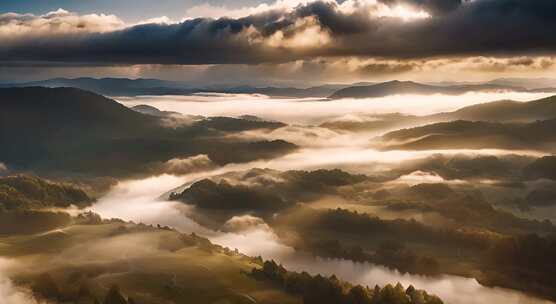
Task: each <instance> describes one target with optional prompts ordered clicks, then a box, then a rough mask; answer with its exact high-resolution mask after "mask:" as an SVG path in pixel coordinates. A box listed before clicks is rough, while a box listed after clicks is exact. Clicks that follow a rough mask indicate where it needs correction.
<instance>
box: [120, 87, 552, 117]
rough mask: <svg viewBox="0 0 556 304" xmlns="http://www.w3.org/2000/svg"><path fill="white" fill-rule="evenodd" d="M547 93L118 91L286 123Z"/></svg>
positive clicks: (190, 108) (167, 107)
mask: <svg viewBox="0 0 556 304" xmlns="http://www.w3.org/2000/svg"><path fill="white" fill-rule="evenodd" d="M550 95H551V94H549V93H516V92H500V93H466V94H463V95H458V96H452V95H439V94H436V95H427V96H423V95H394V96H387V97H381V98H365V99H340V100H322V99H310V98H308V99H307V98H305V99H280V98H270V97H266V96H262V95H248V94H210V95H202V96H200V95H195V96H171V95H167V96H138V97H119V98H118V101H120V102H122V103H123V104H124V105H126V106H129V107H132V106H136V105H140V104H148V105H151V106H154V107H156V108H158V109H160V110H164V111H174V112H179V113H182V114H192V115H204V116H232V117H239V116H242V115H255V116H258V117H261V118H264V119H271V120H278V121H282V122H286V123H300V124H317V123H320V122H323V121H324V120H326V119H330V118H332V117H342V116H344V117H345V116H347V117H349V115H356V116H357V115H363V114H384V113H396V112H397V113H403V114H408V115H428V114H434V113H438V112H448V111H454V110H457V109H459V108H462V107H465V106H470V105H474V104H479V103H485V102H491V101H497V100H508V99H511V100H515V101H530V100H535V99H540V98H544V97H548V96H550Z"/></svg>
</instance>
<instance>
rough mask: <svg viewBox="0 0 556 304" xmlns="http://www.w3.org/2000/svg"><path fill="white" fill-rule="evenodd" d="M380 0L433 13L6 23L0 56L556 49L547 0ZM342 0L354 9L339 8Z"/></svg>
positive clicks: (302, 12)
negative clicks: (123, 23)
mask: <svg viewBox="0 0 556 304" xmlns="http://www.w3.org/2000/svg"><path fill="white" fill-rule="evenodd" d="M382 2H383V3H386V4H388V5H390V6H391V7H395V6H396V5H400V4H406V5H409V6H410V7H413V8H415V9H423V10H426V11H427V12H429V14H430V15H431V16H430V18H424V19H412V20H407V21H403V20H402V19H400V18H395V17H384V16H382V17H380V15H377V14H374V13H373V11H372V10H373V9H376V8H377V5H376V4H370V2H365V1H354V0H351V1H344V2H342V3H341V4H340V3H336V2H332V1H324V0H321V1H315V2H310V3H307V4H303V5H299V6H297V7H296V8H295V9H292V10H283V9H282V10H281V9H274V10H268V11H266V12H261V13H257V14H253V15H251V16H248V17H244V18H238V19H231V18H220V19H216V20H215V19H207V18H197V19H192V20H186V21H183V22H181V23H176V24H143V25H136V26H131V27H127V28H125V27H124V28H116V29H114V30H110V31H106V29H103V31H102V32H98V31H94V30H92V31H82V29H83V27H85V28H86V27H87V26H89V25H88V23H82V22H80V23H78V25H77V26H80V27H81V28H78V29H77V30H75V31H72V30H67V29H66V30H65V31H63V32H60V31H59V28H60V27H59V26H55V27H51V29H52V30H50V31H47V32H41V34H37V35H34V34H33V32H32V31H31V32H30V33H29V34H25V35H21V34H18V32H17V30H12V29H9V28H7V27H4V28H0V37H1V38H2V40H3V43H2V45H0V61H3V62H22V61H24V62H29V61H41V62H44V61H53V62H65V63H67V62H87V63H91V62H92V63H96V64H107V63H108V64H136V63H145V64H148V63H151V64H217V63H261V62H286V61H292V60H299V59H310V58H315V57H334V56H361V57H381V58H394V59H404V58H405V59H407V58H429V57H457V56H474V55H492V56H498V55H500V56H503V55H541V54H554V53H555V51H556V35H554V33H553V31H554V28H556V1H553V0H535V1H523V0H476V1H464V2H462V1H461V0H383V1H382ZM346 3H351V4H353V7H355V9H354V10H351V11H350V10H348V9H346V8H345V4H346ZM373 5H374V8H373V7H372V6H373ZM369 12H370V13H369ZM10 16H11V17H10ZM16 17H18V16H14V15H8V14H5V15H3V16H2V18H0V19H1V20H3V23H2V24H0V26H6V24H8V25H9V24H10V22H9V20H10V18H16ZM18 18H19V20H23V21H19V22H20V23H21V22H23V23H25V22H28V23H29V24H30V25H29V27H30V28H31V29H32V28H33V26H34V23H32V22H33V20H34V19H37V18H40V16H33V15H31V16H27V15H26V17H25V18H22V17H21V15H19V17H18ZM95 20H96V19H95ZM97 21H98V20H97ZM12 25H13V24H12ZM11 31H13V33H12V32H11ZM374 68H375V69H376V68H379V69H380V68H381V67H374ZM406 68H408V67H406Z"/></svg>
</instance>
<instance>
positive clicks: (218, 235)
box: [91, 170, 551, 304]
mask: <svg viewBox="0 0 556 304" xmlns="http://www.w3.org/2000/svg"><path fill="white" fill-rule="evenodd" d="M218 171H219V172H218V173H221V172H223V171H222V170H218ZM213 174H215V172H207V176H209V175H213ZM200 177H201V175H199V174H196V175H190V176H183V177H174V176H169V175H161V176H158V177H151V178H147V179H143V180H134V181H126V182H121V183H119V184H118V185H117V186H116V187H115V188H114V189H113V190H112V191H110V192H109V193H108V194H107V195H106V196H104V197H103V198H101V199H100V200H99V201H98V203H97V204H95V205H94V206H93V207H92V208H91V209H92V211H94V212H97V213H99V214H101V215H102V216H103V217H106V218H110V217H118V218H122V219H125V220H132V221H135V222H143V223H146V224H153V225H156V224H160V225H168V226H172V227H175V228H176V229H178V230H180V231H182V232H186V233H190V232H195V233H198V234H199V235H203V236H205V237H208V238H209V239H210V240H211V241H212V242H214V243H216V244H220V245H222V246H227V247H230V248H237V249H239V250H240V251H241V252H243V253H245V254H247V255H251V256H258V255H260V256H262V257H263V258H264V259H274V260H276V261H278V262H280V263H282V264H284V266H286V267H287V268H288V269H290V270H294V271H307V272H310V273H321V274H323V275H331V274H336V275H337V276H338V277H340V278H342V279H344V280H347V281H350V282H353V283H357V284H363V285H369V286H374V285H375V284H379V285H384V284H388V283H397V282H400V283H402V284H404V285H405V286H407V285H409V284H412V285H414V286H415V287H416V288H420V289H425V290H427V291H429V292H431V293H434V294H436V295H438V296H440V297H441V298H442V299H443V300H445V303H450V304H468V303H474V304H492V303H505V304H536V303H551V302H550V301H544V300H539V299H536V298H533V297H529V296H527V295H525V294H522V293H520V292H516V291H511V290H507V289H501V288H489V287H484V286H481V285H480V284H479V283H477V281H476V280H474V279H468V278H463V277H456V276H441V277H424V276H419V275H409V274H400V273H399V272H397V271H392V270H389V269H387V268H384V267H381V266H376V265H373V264H369V263H354V262H351V261H348V260H336V259H321V258H313V257H309V256H306V255H304V254H300V253H296V252H295V251H294V250H293V249H292V248H290V247H287V246H285V245H282V244H280V243H279V242H278V239H277V237H276V236H275V235H274V233H273V232H272V231H270V230H269V229H268V227H267V226H266V225H258V226H255V227H253V228H251V229H247V230H245V231H243V232H241V233H224V232H218V231H211V230H209V229H207V228H204V227H201V226H199V225H198V224H196V223H195V222H193V221H192V220H191V219H189V218H188V217H187V216H186V214H187V206H185V205H183V204H180V203H176V202H170V201H166V200H164V199H162V198H161V197H160V194H161V193H163V192H165V191H166V190H168V189H169V188H172V187H177V186H179V185H181V184H183V183H188V182H192V181H193V180H196V179H198V178H200Z"/></svg>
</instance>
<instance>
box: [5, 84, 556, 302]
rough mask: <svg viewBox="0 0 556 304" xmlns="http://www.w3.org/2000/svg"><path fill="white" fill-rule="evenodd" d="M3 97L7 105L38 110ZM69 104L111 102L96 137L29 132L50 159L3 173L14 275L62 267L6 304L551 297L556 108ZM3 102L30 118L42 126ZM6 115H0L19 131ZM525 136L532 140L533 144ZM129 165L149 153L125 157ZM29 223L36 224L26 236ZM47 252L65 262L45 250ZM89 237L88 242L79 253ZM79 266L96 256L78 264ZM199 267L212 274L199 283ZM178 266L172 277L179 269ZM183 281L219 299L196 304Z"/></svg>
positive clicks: (546, 99) (36, 275)
mask: <svg viewBox="0 0 556 304" xmlns="http://www.w3.org/2000/svg"><path fill="white" fill-rule="evenodd" d="M6 90H8V91H7V92H6V93H5V94H8V95H7V96H9V98H12V99H13V100H16V98H15V97H13V96H17V97H18V96H25V95H24V94H28V93H27V92H26V91H25V90H26V89H25V88H20V89H6ZM9 90H12V91H9ZM32 90H40V93H41V94H46V93H48V94H50V93H51V94H54V95H53V96H54V97H52V99H51V102H52V104H55V102H57V100H59V96H64V94H65V92H64V90H66V89H42V88H41V89H37V88H33V89H32ZM42 90H44V91H42ZM68 90H74V89H68ZM70 92H71V94H73V96H74V98H76V99H78V100H79V99H81V98H85V97H86V98H88V99H87V100H88V101H87V102H88V106H90V105H92V104H95V102H99V103H102V104H103V108H102V109H101V110H99V109H97V108H94V107H90V108H88V110H87V111H88V112H87V114H84V113H82V112H81V113H78V114H79V115H83V117H90V116H91V115H92V114H93V113H97V111H100V112H101V113H104V114H103V115H104V116H103V120H102V123H99V124H97V123H96V122H94V121H86V120H83V121H85V122H87V123H82V122H80V123H81V125H80V128H82V129H83V130H87V132H85V133H83V134H85V135H86V136H91V137H86V138H85V139H86V140H93V141H94V143H95V144H94V145H90V146H84V145H70V144H60V145H58V148H57V149H52V147H53V146H52V145H49V142H44V144H43V142H41V141H40V140H39V139H40V137H37V136H36V135H35V134H33V132H32V131H28V133H26V134H25V136H27V137H25V138H31V139H35V138H36V139H37V143H38V144H39V146H40V147H41V148H42V149H44V150H45V151H49V153H50V154H49V155H51V157H50V158H40V157H37V156H36V155H33V154H29V155H18V154H17V153H13V151H12V152H10V151H8V152H5V154H4V155H5V159H2V163H4V164H5V165H4V169H3V170H4V171H3V172H4V173H2V175H5V176H6V177H4V178H3V179H2V178H0V187H3V188H0V190H2V191H3V192H0V194H2V195H3V196H2V197H0V198H3V199H4V201H2V203H3V204H2V209H0V210H1V211H2V212H1V213H0V217H2V219H3V222H2V223H1V224H0V231H1V232H3V233H0V235H1V237H0V255H2V256H5V257H6V258H7V259H10V265H12V263H15V264H13V265H19V264H20V263H24V264H25V263H27V264H29V265H40V262H41V261H43V260H46V259H51V258H53V257H52V255H53V254H60V255H61V256H64V257H66V260H63V259H56V262H55V263H53V264H52V266H51V267H46V266H45V267H42V266H41V267H39V266H36V267H37V269H36V270H33V271H23V270H21V268H18V267H15V266H14V267H11V268H10V269H11V270H10V271H9V272H8V271H7V272H6V273H7V275H6V277H5V278H0V283H2V282H4V283H2V284H3V285H2V288H4V290H6V291H3V292H4V293H5V294H7V295H9V296H10V299H14V300H11V301H12V302H13V303H17V304H19V303H26V302H17V301H27V300H28V301H35V300H34V298H37V299H41V298H46V299H62V300H63V299H74V298H75V299H81V300H83V301H85V300H84V299H90V300H93V299H95V298H99V297H100V298H102V297H103V296H104V295H106V297H107V298H108V297H109V296H110V295H111V294H115V295H116V294H120V293H121V294H123V295H126V297H127V298H128V301H129V303H131V300H129V299H133V300H134V301H135V299H139V302H140V303H143V302H144V303H156V301H160V300H161V299H164V298H167V297H170V298H171V300H170V301H176V300H177V299H182V298H188V297H189V298H195V299H202V300H203V301H209V300H210V301H216V300H220V299H234V300H232V303H243V302H242V301H247V302H253V301H257V302H262V303H274V302H273V301H279V302H277V303H302V301H305V303H310V302H307V301H308V300H303V299H304V298H303V297H307V295H306V294H303V296H302V297H301V298H300V297H299V291H293V292H292V289H291V287H285V288H281V287H280V284H278V285H276V284H272V283H268V282H264V280H263V281H262V282H261V281H259V279H260V277H259V276H260V274H257V273H258V272H257V271H263V273H266V272H268V271H274V270H275V271H278V272H279V273H282V275H285V276H288V277H295V276H296V274H294V273H293V272H299V273H302V272H307V273H308V274H309V275H314V276H317V275H322V276H324V277H326V278H327V280H331V281H332V282H336V280H341V282H348V283H346V284H353V285H357V284H360V285H362V286H364V287H365V286H369V287H368V288H367V287H365V288H364V290H365V294H366V295H367V296H368V297H370V298H375V299H378V297H379V296H380V295H381V294H382V293H383V292H384V293H388V292H390V291H388V290H389V288H394V289H395V290H396V291H395V293H403V294H407V297H408V298H411V299H413V300H411V301H413V302H411V303H421V302H418V301H419V300H415V299H416V298H415V296H414V292H413V289H414V288H417V289H419V290H424V291H426V292H429V293H431V294H432V295H436V296H438V297H439V298H440V299H441V300H442V301H444V303H453V304H464V303H484V304H490V303H509V304H533V303H551V300H554V299H556V294H554V289H553V287H554V285H553V282H554V281H553V280H552V277H551V276H552V275H551V274H549V273H547V271H546V268H547V267H548V268H550V267H553V263H552V262H550V261H549V259H550V258H549V257H550V256H551V254H552V253H553V251H554V247H553V244H554V240H553V236H554V235H555V233H556V226H555V225H554V223H555V221H556V217H555V214H556V204H555V198H556V195H555V193H554V191H553V189H554V187H555V186H556V176H554V173H553V168H556V167H555V166H556V158H555V157H554V156H553V153H554V148H555V147H554V146H553V145H552V143H553V142H554V141H553V137H552V136H553V135H551V132H552V130H553V129H552V126H553V125H552V124H553V122H552V120H553V119H554V117H556V100H555V99H554V97H550V96H548V95H547V94H544V93H524V92H522V93H505V94H502V93H467V94H463V95H458V96H449V95H429V96H420V95H396V96H389V97H381V98H373V99H357V100H350V99H339V100H318V99H313V98H309V99H278V98H269V97H265V96H260V95H241V94H239V95H238V94H216V95H215V94H204V95H193V96H138V97H125V98H117V99H118V100H119V101H120V102H122V104H123V105H125V106H126V107H123V106H121V104H118V103H116V102H115V101H111V100H110V99H101V98H99V97H98V96H95V95H89V93H83V92H81V91H70ZM32 95H33V94H32ZM33 96H34V95H33ZM27 98H30V97H27ZM33 98H37V100H40V98H38V97H33ZM12 99H9V100H10V101H11V100H12ZM501 99H504V100H503V101H500V100H501ZM508 99H512V100H513V101H509V100H508ZM402 101H406V102H402ZM64 102H66V101H64ZM67 102H70V101H69V100H68V101H67ZM7 104H8V105H10V107H11V108H10V109H13V112H14V113H17V114H18V115H23V114H22V113H24V111H32V110H29V109H32V107H31V106H29V107H30V108H29V109H25V110H24V109H23V108H22V106H21V105H20V104H17V103H16V102H10V103H7ZM552 113H555V116H552V115H553V114H552ZM116 114H117V116H118V117H119V118H118V119H116V120H115V121H118V123H117V124H115V123H112V121H113V120H112V117H114V115H116ZM37 115H38V114H37ZM12 116H13V115H12ZM12 116H10V115H9V114H7V115H5V117H6V118H9V119H12V120H11V121H13V124H18V126H21V127H23V123H21V121H16V120H14V119H13V118H11V117H12ZM93 116H94V115H93ZM21 117H23V116H21ZM29 123H31V122H30V121H29ZM72 124H73V122H71V121H69V122H68V121H66V120H60V121H58V122H49V124H48V126H49V128H51V130H60V131H59V132H58V133H56V134H59V138H57V140H59V141H60V142H63V140H64V139H67V138H70V139H72V140H73V139H74V138H75V139H77V138H79V140H82V142H85V139H83V137H82V136H81V137H80V136H77V135H75V134H73V133H72V132H68V131H65V130H67V129H66V128H67V127H68V126H71V125H72ZM475 124H479V125H478V127H475ZM97 125H100V126H102V128H101V129H97ZM139 126H141V127H139ZM61 130H64V131H61ZM530 130H533V131H530ZM100 131H102V133H98V132H100ZM528 132H532V134H534V136H524V135H523V134H527V133H528ZM28 134H29V135H28ZM83 134H82V135H83ZM89 134H92V135H89ZM99 134H100V135H99ZM74 136H75V137H74ZM458 138H464V140H463V141H457V140H456V139H458ZM0 139H1V138H0ZM3 140H5V141H6V142H7V141H9V140H11V139H10V138H9V137H8V136H4V138H3ZM16 144H17V145H19V146H18V147H24V145H27V144H28V142H25V141H20V142H16ZM103 144H105V146H102V145H103ZM87 147H93V150H91V151H88V150H87ZM114 148H115V149H114ZM14 151H15V150H14ZM132 151H139V152H140V154H138V155H134V156H133V157H127V155H128V153H131V152H132ZM98 152H101V154H99V155H103V156H101V157H97V156H96V154H95V153H98ZM77 153H78V154H77ZM65 155H71V157H69V158H68V159H67V160H64V157H65ZM132 155H133V154H132ZM80 160H81V161H82V160H87V161H88V162H89V163H88V164H87V165H82V164H81V162H80ZM30 161H32V162H30ZM28 162H30V163H31V165H27V163H28ZM119 164H122V166H119ZM24 165H25V166H24ZM22 169H25V170H22ZM21 172H23V173H29V172H39V173H40V174H41V175H43V176H46V177H49V178H50V179H52V180H53V181H55V182H52V181H43V180H41V179H40V178H39V177H32V176H28V175H17V174H18V173H21ZM58 183H59V184H58ZM2 185H3V186H2ZM73 187H77V189H80V190H75V189H73ZM44 193H46V194H44ZM47 194H48V195H47ZM22 220H26V221H30V223H31V221H32V223H33V224H32V225H28V226H27V227H25V228H23V227H20V226H19V225H18V221H22ZM205 238H206V239H205ZM50 239H52V240H53V242H54V243H53V244H56V245H55V247H53V249H52V251H50V250H47V251H44V252H43V249H42V247H41V246H46V245H44V244H47V243H48V242H49V241H48V240H50ZM87 239H91V240H94V242H93V243H91V244H92V245H82V244H81V242H82V241H84V240H87ZM177 240H178V241H177ZM30 242H31V243H33V242H36V244H37V245H30V244H31V243H30ZM43 242H45V243H43ZM39 244H43V245H39ZM36 246H39V247H36ZM47 247H48V246H47ZM136 247H141V248H142V250H139V251H137V252H134V249H133V248H136ZM79 250H85V251H88V250H90V251H91V252H92V254H90V255H85V256H83V257H81V258H79V259H75V260H74V257H72V254H73V253H74V252H77V251H79ZM56 252H57V253H56ZM197 258H198V259H199V261H200V262H199V263H200V265H197V264H195V265H197V266H195V267H197V268H195V267H194V269H192V268H189V266H187V265H189V264H188V263H190V261H191V260H192V259H193V260H195V259H197ZM265 260H273V261H275V262H276V263H278V264H281V265H283V267H285V269H287V271H286V270H280V269H281V268H278V269H277V270H276V268H272V267H274V266H272V265H273V264H272V263H270V262H268V263H263V261H265ZM166 261H169V262H168V263H169V264H166V263H167V262H166ZM225 261H227V262H225ZM175 263H177V264H175ZM184 263H185V264H184ZM226 263H229V265H228V266H226V267H224V266H223V265H226ZM269 263H270V264H269ZM84 265H94V267H93V266H91V267H92V269H88V268H87V267H85V266H84ZM110 265H112V266H110ZM142 265H145V267H146V268H145V269H141V267H142ZM171 265H179V267H178V266H175V267H178V268H179V269H177V270H175V271H173V272H172V271H170V270H168V267H171ZM507 265H511V267H508V266H507ZM110 267H113V270H111V269H110ZM160 267H162V268H164V269H166V270H165V271H163V272H162V273H161V272H160V269H161V268H160ZM204 267H207V268H208V269H210V271H211V273H212V274H214V275H215V276H217V277H218V276H219V273H225V276H226V279H222V280H218V282H219V283H218V284H216V285H214V286H213V285H211V284H212V283H210V284H209V283H205V282H209V281H210V280H211V279H210V278H208V277H204V276H203V275H201V273H202V272H203V270H202V269H205V268H204ZM223 267H224V268H223ZM276 267H278V266H276ZM280 267H281V266H280ZM251 269H254V270H253V272H252V273H251V272H250V271H251ZM258 269H262V270H258ZM269 269H274V270H269ZM168 271H170V273H168ZM265 271H266V272H265ZM290 272H292V273H290ZM72 273H75V274H72ZM172 273H173V276H174V278H172ZM284 273H285V274H284ZM238 275H239V277H236V276H238ZM300 275H303V276H305V274H300ZM522 275H526V276H527V280H526V281H523V280H522V279H521V276H522ZM68 276H76V277H79V278H80V279H79V280H78V281H76V282H79V284H80V286H78V285H75V284H77V283H75V284H69V283H64V282H65V281H64V280H65V279H64V278H67V277H68ZM141 276H145V277H148V280H149V282H151V281H152V282H157V283H156V284H152V285H151V284H147V285H148V286H147V285H146V286H142V287H140V288H139V287H138V285H136V284H134V283H133V282H135V280H138V279H139V278H140V277H141ZM228 276H231V277H234V278H235V279H236V280H238V281H237V282H238V283H237V284H235V283H234V284H232V283H230V282H231V281H229V279H227V278H228ZM267 276H268V278H271V279H272V278H274V279H276V278H275V277H273V276H272V275H271V274H268V273H267ZM231 277H230V278H231ZM187 278H194V279H196V280H199V284H200V286H201V285H202V286H209V287H207V288H209V289H212V290H217V291H218V292H215V294H214V297H211V296H207V295H208V294H210V293H205V292H203V291H199V292H198V293H197V292H193V293H191V294H189V292H190V291H188V290H189V289H188V288H187V287H185V285H183V284H184V283H183V282H185V280H187ZM318 278H319V277H317V279H316V280H318ZM2 280H3V281H2ZM280 280H282V279H280ZM280 280H279V281H280ZM292 280H293V279H292ZM281 282H285V281H283V280H282V281H281ZM274 283H276V281H274ZM398 283H400V284H401V285H397V286H396V287H393V286H394V285H396V284H398ZM159 284H161V286H159ZM334 284H335V283H334ZM338 284H340V283H338ZM341 284H344V283H341ZM389 284H391V285H389ZM375 285H378V286H382V287H384V288H385V289H384V290H385V291H381V287H377V288H378V289H377V288H375V289H373V286H375ZM45 286H47V287H45ZM52 286H57V287H56V288H55V289H56V290H57V291H56V292H54V294H52V290H53V288H54V287H52ZM115 286H117V288H119V289H117V290H116V289H115V288H116V287H115ZM164 286H166V287H164ZM349 286H351V285H349ZM409 286H412V287H409ZM407 287H409V288H407ZM203 288H205V287H203ZM350 288H351V287H349V288H347V287H346V289H345V290H351V289H350ZM353 288H355V287H353ZM406 288H407V290H406ZM81 289H83V290H85V289H86V290H87V294H86V295H84V294H82V293H85V291H79V290H81ZM394 289H393V290H394ZM167 290H172V294H171V295H170V296H169V295H168V294H167V292H166V291H167ZM199 290H200V289H199ZM203 290H204V289H203ZM261 290H264V292H263V291H261ZM294 290H295V289H294ZM392 292H394V291H392ZM186 295H187V296H186ZM423 297H424V298H426V299H428V300H427V301H429V302H427V303H435V302H434V301H436V298H434V297H431V296H429V295H426V296H423ZM273 299H274V300H273ZM278 299H279V300H278ZM12 302H10V304H11V303H12ZM30 303H32V302H30ZM85 303H88V302H86V301H85ZM379 303H385V304H390V303H392V304H394V303H397V302H395V301H393V302H390V300H385V302H379Z"/></svg>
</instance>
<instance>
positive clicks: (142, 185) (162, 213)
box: [90, 175, 207, 232]
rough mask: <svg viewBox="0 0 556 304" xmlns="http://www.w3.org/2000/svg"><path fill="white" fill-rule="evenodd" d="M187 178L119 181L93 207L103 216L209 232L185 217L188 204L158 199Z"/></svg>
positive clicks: (159, 177) (168, 177) (160, 177)
mask: <svg viewBox="0 0 556 304" xmlns="http://www.w3.org/2000/svg"><path fill="white" fill-rule="evenodd" d="M186 181H187V177H176V176H172V175H160V176H156V177H150V178H147V179H143V180H132V181H124V182H120V183H119V184H118V185H116V186H115V187H114V188H113V189H112V190H111V191H109V192H108V193H107V194H106V195H105V196H104V197H102V198H101V199H99V201H98V202H97V203H96V204H94V205H93V206H92V207H91V208H90V210H91V211H93V212H95V213H98V214H100V215H101V216H102V217H103V218H121V219H124V220H128V221H134V222H138V223H139V222H140V223H144V224H153V225H156V224H161V225H162V224H164V225H169V226H172V227H175V228H177V229H180V230H184V231H196V232H206V231H207V230H206V229H204V228H203V227H201V226H199V225H198V224H197V223H195V222H194V221H192V220H190V219H189V218H187V217H185V216H184V214H185V212H186V210H185V208H187V206H185V205H183V204H180V203H178V202H170V201H166V200H162V199H160V198H159V196H160V195H161V194H162V193H164V192H165V191H167V190H168V189H172V188H176V187H178V186H180V185H182V184H183V183H184V182H186Z"/></svg>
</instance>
